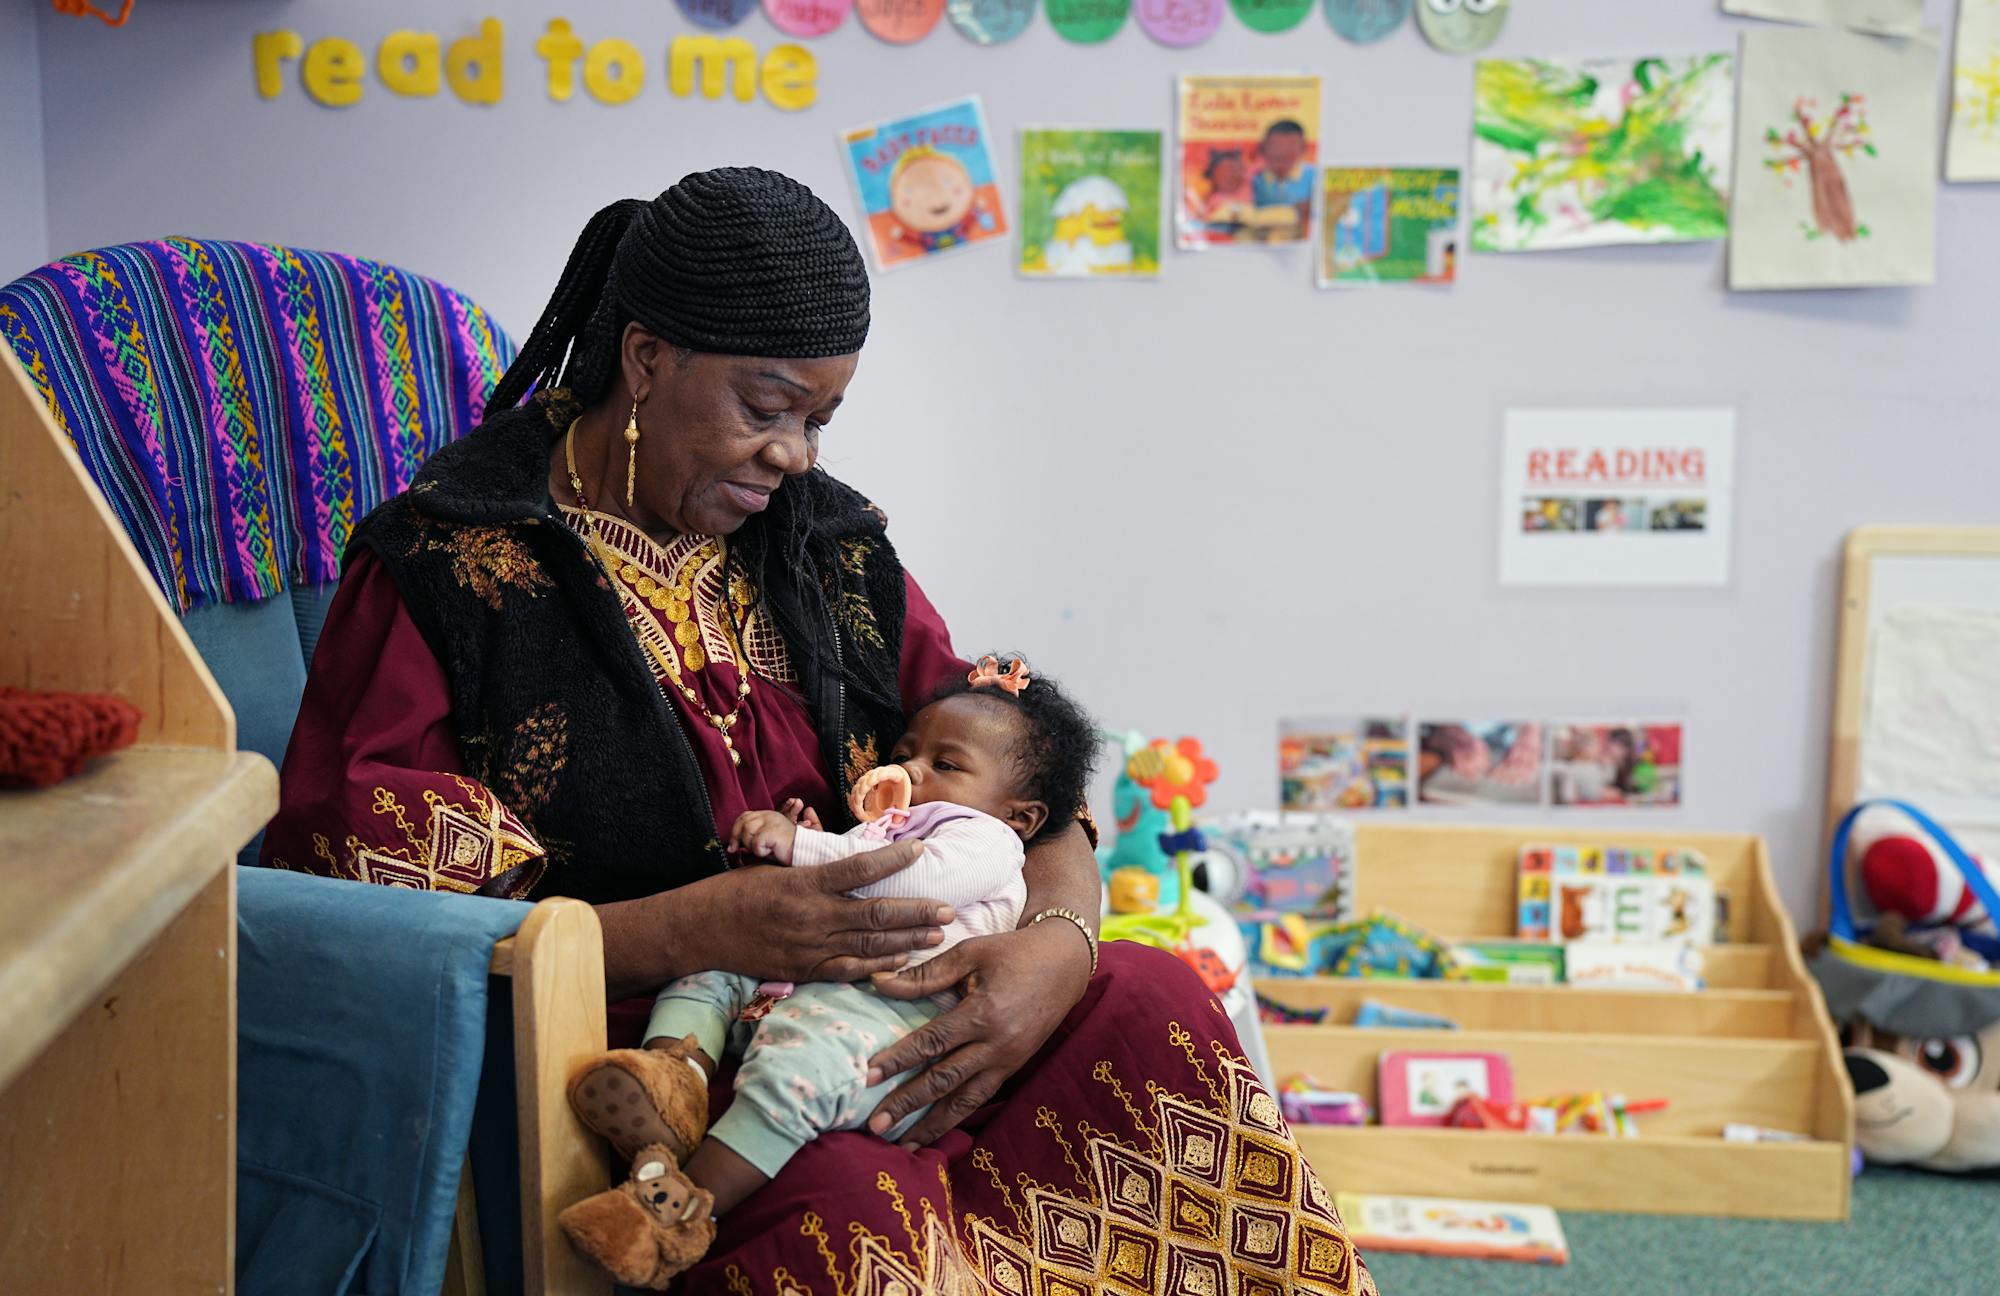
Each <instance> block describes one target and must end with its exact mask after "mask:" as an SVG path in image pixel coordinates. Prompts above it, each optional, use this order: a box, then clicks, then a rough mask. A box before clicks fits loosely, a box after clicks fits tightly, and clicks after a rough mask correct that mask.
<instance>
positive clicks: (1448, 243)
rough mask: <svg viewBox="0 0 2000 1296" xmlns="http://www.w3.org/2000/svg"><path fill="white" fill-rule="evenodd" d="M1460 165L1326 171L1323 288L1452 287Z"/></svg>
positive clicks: (1455, 267) (1322, 223) (1322, 224)
mask: <svg viewBox="0 0 2000 1296" xmlns="http://www.w3.org/2000/svg"><path fill="white" fill-rule="evenodd" d="M1458 190H1459V178H1458V171H1457V169H1456V168H1449V167H1447V168H1436V167H1433V168H1429V169H1418V168H1413V167H1328V168H1327V169H1326V176H1325V184H1324V186H1323V190H1322V192H1323V194H1324V199H1325V201H1324V203H1323V205H1322V206H1321V208H1320V234H1319V286H1320V287H1322V288H1346V287H1351V286H1353V285H1355V284H1370V283H1420V284H1448V283H1451V282H1452V281H1453V280H1455V279H1456V278H1457V277H1458Z"/></svg>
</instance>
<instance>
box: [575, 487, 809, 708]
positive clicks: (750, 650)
mask: <svg viewBox="0 0 2000 1296" xmlns="http://www.w3.org/2000/svg"><path fill="white" fill-rule="evenodd" d="M563 515H564V516H565V517H567V518H570V519H572V520H575V519H578V518H580V517H581V516H582V513H581V511H580V510H578V509H574V508H570V507H568V506H567V505H565V506H564V507H563ZM591 517H592V520H593V521H594V522H595V523H596V529H597V534H598V535H599V536H600V537H602V538H603V540H604V543H605V545H606V546H607V547H608V548H610V549H611V550H612V552H613V553H615V554H616V555H617V556H618V558H619V559H620V560H621V561H622V562H624V563H628V564H630V565H631V566H634V567H637V568H638V569H639V570H640V572H641V573H642V574H643V576H642V579H644V580H646V581H650V582H651V583H652V584H653V585H654V586H655V587H657V588H659V589H663V590H672V589H675V588H676V587H677V583H678V581H677V578H678V577H679V576H680V575H681V574H682V573H683V572H684V571H685V570H686V569H687V568H688V566H689V565H690V563H691V562H692V560H693V559H694V558H695V557H696V555H697V554H699V553H700V552H701V550H702V549H703V548H705V547H708V548H711V552H710V553H709V554H707V555H706V557H705V558H704V559H703V561H702V562H701V563H700V564H699V565H698V566H696V567H695V570H694V571H693V572H692V573H691V574H690V575H689V576H688V578H687V586H688V588H689V591H690V593H691V597H690V598H689V599H688V605H689V606H690V607H691V608H692V610H693V613H694V615H693V616H692V617H691V618H689V619H688V620H686V621H682V622H679V623H675V622H673V621H671V620H669V619H667V617H666V615H665V609H656V608H654V607H653V606H651V604H650V603H649V602H648V601H647V600H646V599H645V598H643V597H642V596H641V595H640V593H639V590H638V589H636V588H635V587H634V586H632V585H630V584H627V583H626V582H624V581H616V582H613V584H615V585H616V587H617V590H618V598H619V602H620V603H622V604H623V605H624V607H625V614H626V616H627V617H629V618H630V619H631V622H632V628H633V630H634V631H636V632H637V634H638V635H639V637H640V638H641V639H642V640H644V641H645V642H646V644H647V645H649V646H650V647H651V648H652V649H653V650H655V651H656V652H658V653H668V654H675V655H676V659H677V660H678V659H681V658H687V659H689V669H690V670H697V671H698V670H700V669H701V667H700V666H697V665H695V664H694V662H696V661H699V662H702V663H703V664H706V663H709V662H715V663H720V664H722V665H726V666H739V663H738V662H737V660H736V651H735V649H734V648H733V647H732V646H731V644H730V635H729V633H728V631H727V630H726V628H725V627H724V625H723V621H722V618H723V616H724V615H725V613H727V614H728V615H731V616H734V615H736V609H737V607H738V606H740V605H739V604H738V603H737V601H736V600H737V596H738V595H739V593H745V592H747V589H743V590H725V589H724V588H723V584H722V555H721V553H720V551H719V549H718V548H714V546H715V542H714V540H713V539H711V538H710V537H708V536H676V537H674V539H673V540H672V541H671V542H670V543H668V544H665V545H662V544H660V543H659V542H658V541H656V540H654V539H653V538H652V537H651V536H649V535H647V534H646V533H645V532H643V531H640V530H639V529H637V528H636V527H633V526H630V525H628V524H627V523H625V522H624V521H622V520H620V519H618V518H615V517H612V516H610V515H609V514H606V513H593V514H592V515H591ZM579 525H580V524H579ZM736 580H737V584H738V585H739V586H742V584H743V581H742V578H741V577H740V576H739V577H737V578H736ZM753 597H754V596H753ZM685 626H692V627H693V629H691V630H690V629H683V627H685ZM740 634H741V638H742V642H743V653H744V655H745V656H747V657H748V658H749V659H750V669H751V670H752V671H753V672H754V673H756V674H758V675H761V676H763V677H764V678H765V679H769V680H775V681H777V682H778V683H781V684H796V683H798V675H797V674H796V672H794V671H793V669H792V657H791V653H790V651H789V650H788V649H787V648H786V647H785V640H784V637H783V636H782V635H780V634H779V633H778V629H777V627H776V626H774V625H772V624H771V620H770V618H769V617H767V616H765V615H764V611H763V607H762V605H761V604H756V603H753V604H752V605H751V607H750V610H749V611H748V612H747V613H745V614H744V621H743V624H742V626H741V630H740ZM682 635H686V636H687V640H684V639H682V638H681V637H680V636H682ZM688 640H692V641H693V642H691V643H690V642H688Z"/></svg>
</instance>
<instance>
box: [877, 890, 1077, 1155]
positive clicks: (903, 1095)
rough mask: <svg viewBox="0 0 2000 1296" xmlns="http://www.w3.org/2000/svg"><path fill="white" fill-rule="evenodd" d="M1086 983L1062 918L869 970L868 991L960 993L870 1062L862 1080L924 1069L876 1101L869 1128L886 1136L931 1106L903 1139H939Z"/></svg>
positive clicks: (994, 1087) (1073, 937)
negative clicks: (893, 968)
mask: <svg viewBox="0 0 2000 1296" xmlns="http://www.w3.org/2000/svg"><path fill="white" fill-rule="evenodd" d="M1089 984H1090V947H1089V946H1088V945H1087V944H1086V943H1085V942H1084V941H1083V940H1082V939H1081V938H1080V937H1079V936H1078V934H1077V931H1076V928H1075V927H1074V926H1072V925H1071V924H1070V923H1067V922H1045V923H1035V924H1033V925H1032V926H1028V927H1024V928H1022V929H1020V930H1019V931H1011V932H1005V933H1002V934H1001V935H998V936H982V937H978V938H976V939H974V940H969V941H966V942H965V943H964V944H962V945H954V946H953V947H952V948H951V949H948V950H946V951H945V952H944V953H942V954H940V955H938V956H937V957H936V958H934V959H932V960H931V961H930V962H928V963H925V964H923V965H921V966H919V967H914V968H911V969H910V970H909V971H907V972H904V973H901V974H899V975H893V976H878V977H876V978H875V988H876V989H877V990H879V991H881V992H882V993H883V994H885V995H887V996H889V997H890V998H892V999H922V998H925V997H927V996H929V995H934V994H938V993H940V992H941V991H945V990H950V989H953V988H956V989H957V990H958V991H959V992H960V993H961V994H963V995H964V996H965V997H964V998H963V999H961V1000H960V1001H959V1004H958V1006H957V1007H956V1008H953V1009H952V1010H951V1011H950V1012H948V1013H945V1014H944V1015H943V1016H941V1017H938V1018H937V1019H935V1020H934V1021H931V1022H929V1023H927V1024H926V1025H923V1026H920V1027H918V1028H917V1029H916V1030H914V1031H911V1032H910V1033H909V1034H908V1035H906V1036H904V1037H903V1038H902V1039H901V1040H900V1041H899V1042H897V1043H895V1044H893V1045H891V1046H890V1047H888V1048H886V1049H883V1050H882V1051H881V1052H880V1053H877V1054H876V1055H875V1056H874V1057H872V1058H870V1059H869V1062H868V1065H869V1066H870V1067H871V1068H872V1071H871V1074H870V1076H869V1083H870V1084H876V1083H879V1082H880V1080H881V1077H882V1076H893V1075H900V1074H902V1073H903V1072H905V1071H908V1070H911V1069H912V1068H915V1067H923V1068H924V1070H922V1071H919V1072H918V1073H917V1074H915V1075H913V1076H911V1077H910V1078H909V1079H907V1080H905V1081H904V1082H903V1083H902V1084H901V1085H898V1086H897V1087H896V1089H895V1090H894V1091H893V1092H892V1093H890V1094H889V1096H888V1097H886V1098H884V1099H883V1100H882V1102H881V1104H880V1105H879V1106H877V1107H876V1108H875V1114H874V1115H873V1116H871V1117H870V1118H869V1122H868V1127H869V1128H870V1129H872V1130H874V1131H875V1132H876V1133H877V1134H881V1133H885V1132H886V1131H888V1130H890V1129H892V1128H894V1127H895V1125H896V1123H897V1122H898V1121H900V1120H902V1119H903V1117H905V1116H907V1115H908V1114H909V1113H911V1112H913V1111H915V1110H917V1108H919V1107H922V1106H924V1105H925V1104H930V1106H931V1109H930V1111H929V1112H928V1113H927V1114H926V1115H925V1116H924V1118H923V1119H922V1120H921V1121H918V1122H917V1124H916V1125H914V1126H913V1127H911V1129H910V1131H909V1132H908V1133H907V1134H905V1135H904V1136H903V1145H904V1146H905V1147H921V1146H924V1145H926V1144H929V1143H933V1142H935V1141H936V1140H937V1139H939V1138H941V1137H943V1136H944V1135H945V1134H946V1133H947V1132H948V1131H950V1130H952V1129H954V1128H956V1127H957V1126H958V1124H959V1123H960V1122H961V1121H963V1120H964V1119H965V1118H966V1117H968V1116H970V1115H972V1113H974V1112H976V1111H978V1110H979V1109H980V1108H981V1107H982V1106H984V1105H985V1103H986V1101H987V1100H988V1099H989V1098H991V1097H992V1096H993V1095H994V1093H996V1092H997V1091H998V1090H999V1088H1000V1086H1001V1085H1003V1084H1005V1083H1006V1081H1007V1078H1008V1077H1009V1076H1011V1075H1013V1074H1014V1073H1015V1072H1016V1071H1018V1070H1020V1069H1021V1067H1022V1066H1023V1065H1025V1064H1026V1063H1027V1061H1028V1059H1030V1058H1032V1057H1034V1055H1035V1053H1036V1052H1037V1051H1038V1050H1039V1049H1040V1048H1041V1047H1042V1045H1043V1044H1044V1043H1045V1042H1046V1041H1047V1040H1048V1038H1049V1036H1050V1035H1051V1034H1053V1033H1054V1032H1055V1029H1056V1027H1057V1026H1059V1025H1061V1024H1062V1020H1063V1018H1064V1017H1065V1016H1067V1015H1068V1014H1069V1010H1070V1009H1071V1008H1073V1007H1075V1006H1076V1001H1077V1000H1079V999H1081V998H1082V997H1083V991H1084V987H1085V986H1087V985H1089Z"/></svg>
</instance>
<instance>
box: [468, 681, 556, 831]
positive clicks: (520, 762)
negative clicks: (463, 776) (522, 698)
mask: <svg viewBox="0 0 2000 1296" xmlns="http://www.w3.org/2000/svg"><path fill="white" fill-rule="evenodd" d="M568 764H569V717H568V716H567V715H565V714H564V713H563V709H562V707H560V706H559V705H557V704H556V703H554V702H544V703H543V704H542V705H541V706H538V707H536V708H535V709H534V710H533V711H532V712H530V713H529V714H528V717H527V719H525V720H523V721H521V723H520V724H518V725H516V726H514V731H513V733H512V734H510V735H509V736H508V739H507V742H506V745H505V748H504V749H503V751H502V752H501V754H500V757H499V759H498V760H496V761H494V762H493V763H492V765H491V766H490V774H489V777H488V778H487V780H486V781H487V783H488V784H489V785H490V786H491V787H492V789H493V792H494V795H495V796H497V797H499V798H500V800H501V801H503V802H505V803H506V804H507V805H508V806H509V807H510V808H512V809H514V810H517V811H518V812H519V814H520V816H521V817H522V818H524V819H527V820H533V819H534V818H535V817H536V816H538V815H540V814H541V813H542V811H544V810H546V809H547V808H548V805H549V802H550V801H551V800H553V799H554V797H555V791H556V776H557V775H559V774H561V773H562V771H563V769H564V767H565V766H567V765H568Z"/></svg>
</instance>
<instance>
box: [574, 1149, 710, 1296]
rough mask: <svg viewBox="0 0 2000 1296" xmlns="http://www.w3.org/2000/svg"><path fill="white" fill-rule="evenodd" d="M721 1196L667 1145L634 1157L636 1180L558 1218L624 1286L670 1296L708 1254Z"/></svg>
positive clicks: (577, 1243)
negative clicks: (690, 1173) (695, 1179)
mask: <svg viewBox="0 0 2000 1296" xmlns="http://www.w3.org/2000/svg"><path fill="white" fill-rule="evenodd" d="M714 1211H715V1198H714V1197H712V1196H710V1195H709V1194H708V1193H707V1192H705V1191H703V1190H702V1189H700V1188H697V1187H695V1186H694V1184H692V1183H691V1182H689V1180H688V1177H687V1176H686V1175H684V1174H682V1173H681V1168H680V1162H679V1160H677V1159H676V1158H675V1156H674V1154H673V1151H672V1150H671V1149H670V1148H668V1147H667V1146H666V1145H665V1144H663V1143H649V1144H647V1145H646V1146H645V1147H642V1148H640V1149H639V1150H638V1151H637V1152H636V1153H635V1154H634V1155H633V1157H632V1177H631V1178H630V1179H627V1180H626V1181H625V1182H624V1183H622V1184H619V1185H618V1186H617V1187H616V1188H607V1189H605V1190H604V1191H603V1192H601V1193H598V1194H597V1195H596V1196H594V1197H586V1198H584V1199H583V1200H582V1201H580V1202H578V1203H576V1204H575V1205H574V1206H571V1207H570V1208H569V1209H567V1210H565V1211H564V1212H563V1213H562V1214H561V1215H560V1216H558V1217H557V1219H558V1221H559V1222H560V1223H561V1224H562V1230H563V1232H564V1233H565V1234H567V1235H568V1236H569V1241H570V1245H571V1246H573V1247H575V1248H576V1249H577V1250H578V1251H581V1252H582V1253H583V1254H585V1255H587V1256H589V1257H590V1258H591V1259H592V1260H594V1261H596V1262H597V1264H598V1265H599V1266H601V1267H602V1268H603V1269H604V1271H605V1272H606V1273H608V1274H610V1275H611V1276H612V1277H613V1278H616V1279H617V1280H618V1281H619V1282H621V1283H625V1284H626V1285H628V1286H632V1287H643V1288H646V1289H647V1290H650V1291H663V1290H665V1289H666V1286H667V1284H668V1283H669V1282H671V1281H672V1280H673V1278H674V1277H675V1276H676V1275H678V1274H680V1273H681V1272H682V1271H683V1270H685V1269H687V1268H688V1267H689V1266H690V1265H692V1264H693V1263H694V1262H695V1261H697V1260H699V1259H701V1258H702V1257H703V1256H705V1255H707V1254H708V1248H709V1244H710V1243H712V1242H714V1241H715V1219H714Z"/></svg>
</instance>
